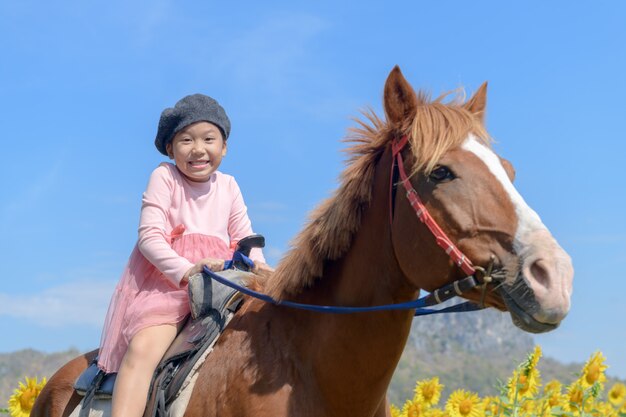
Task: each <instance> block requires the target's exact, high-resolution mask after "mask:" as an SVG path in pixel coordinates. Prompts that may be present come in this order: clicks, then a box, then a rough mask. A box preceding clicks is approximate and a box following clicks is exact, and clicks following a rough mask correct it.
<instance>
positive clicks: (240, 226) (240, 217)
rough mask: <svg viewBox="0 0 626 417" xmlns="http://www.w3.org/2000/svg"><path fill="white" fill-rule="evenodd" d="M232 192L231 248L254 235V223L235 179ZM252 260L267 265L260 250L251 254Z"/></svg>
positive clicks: (257, 249) (229, 232) (229, 229)
mask: <svg viewBox="0 0 626 417" xmlns="http://www.w3.org/2000/svg"><path fill="white" fill-rule="evenodd" d="M231 190H232V195H233V204H232V208H231V211H230V217H229V220H228V235H229V236H230V241H231V246H233V247H234V243H237V242H239V241H240V240H241V239H243V238H244V237H246V236H250V235H251V234H252V233H254V232H253V231H252V223H251V222H250V218H249V217H248V208H247V207H246V204H245V203H244V201H243V196H242V195H241V190H240V189H239V185H237V182H236V181H235V179H234V178H232V180H231ZM250 259H252V260H253V261H255V263H263V264H265V257H264V256H263V251H262V250H261V249H260V248H253V249H252V251H251V252H250Z"/></svg>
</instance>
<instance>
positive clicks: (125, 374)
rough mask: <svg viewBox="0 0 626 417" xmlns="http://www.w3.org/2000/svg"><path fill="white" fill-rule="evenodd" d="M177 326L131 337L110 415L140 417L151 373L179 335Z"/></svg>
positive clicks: (118, 374)
mask: <svg viewBox="0 0 626 417" xmlns="http://www.w3.org/2000/svg"><path fill="white" fill-rule="evenodd" d="M176 330H177V329H176V326H175V325H172V324H164V325H159V326H151V327H146V328H145V329H142V330H140V331H139V332H138V333H137V334H136V335H135V336H134V337H133V339H132V340H131V341H130V345H129V346H128V350H127V351H126V354H125V355H124V359H122V363H121V365H120V369H119V371H118V373H117V378H116V380H115V387H114V388H113V404H112V411H111V417H141V416H142V415H143V412H144V409H145V408H146V401H147V397H148V389H149V387H150V381H152V374H153V373H154V370H155V369H156V367H157V365H158V364H159V362H160V361H161V358H162V357H163V355H164V354H165V351H166V350H167V348H168V347H169V346H170V345H171V344H172V342H173V341H174V338H175V337H176Z"/></svg>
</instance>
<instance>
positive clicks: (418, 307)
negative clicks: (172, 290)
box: [204, 252, 484, 316]
mask: <svg viewBox="0 0 626 417" xmlns="http://www.w3.org/2000/svg"><path fill="white" fill-rule="evenodd" d="M241 264H244V265H246V266H247V267H249V268H252V267H253V266H254V263H253V262H252V260H250V258H248V257H247V256H245V255H244V254H242V253H241V252H235V253H234V254H233V259H232V260H230V261H226V262H225V263H224V269H231V268H233V267H234V265H241ZM204 273H205V274H207V275H208V276H209V277H211V279H213V280H215V281H217V282H219V283H220V284H222V285H226V286H227V287H230V288H232V289H235V290H237V291H239V292H241V293H242V294H245V295H249V296H250V297H254V298H258V299H259V300H261V301H265V302H266V303H270V304H274V305H276V306H283V307H291V308H297V309H301V310H309V311H315V312H318V313H333V314H351V313H367V312H374V311H390V310H412V309H415V316H427V315H430V314H439V313H459V312H464V311H476V310H481V309H483V308H484V307H482V306H479V305H478V304H475V303H472V302H469V301H466V302H463V303H460V304H455V305H453V306H449V307H445V308H442V309H432V308H424V307H431V306H434V305H437V304H441V303H443V302H444V301H446V300H449V299H451V298H453V297H456V296H459V295H462V294H463V293H465V292H467V291H469V290H471V289H473V288H475V287H478V286H480V284H478V283H477V281H476V278H475V277H474V276H473V275H470V276H467V277H465V278H462V279H459V280H457V281H454V282H453V283H451V284H448V285H445V286H443V287H441V288H439V289H437V290H435V291H433V292H432V293H430V294H428V295H426V296H424V297H421V298H418V299H416V300H412V301H407V302H404V303H396V304H385V305H380V306H369V307H342V306H323V305H314V304H303V303H296V302H293V301H288V300H276V299H274V298H272V297H270V296H269V295H267V294H263V293H260V292H258V291H254V290H251V289H250V288H246V287H243V286H241V285H239V284H236V283H234V282H232V281H230V280H228V279H226V278H224V277H222V276H220V275H219V274H217V273H215V272H213V271H211V270H210V269H209V268H207V267H206V266H205V267H204Z"/></svg>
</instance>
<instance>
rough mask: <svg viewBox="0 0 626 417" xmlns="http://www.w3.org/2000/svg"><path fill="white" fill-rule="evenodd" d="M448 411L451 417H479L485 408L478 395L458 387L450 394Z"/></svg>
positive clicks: (447, 405)
mask: <svg viewBox="0 0 626 417" xmlns="http://www.w3.org/2000/svg"><path fill="white" fill-rule="evenodd" d="M446 411H447V412H448V415H449V416H450V417H479V416H480V415H481V414H482V412H483V409H482V406H481V401H480V398H478V395H476V394H474V393H473V392H469V391H465V390H463V389H458V390H456V391H454V392H453V393H452V394H450V398H448V402H447V403H446Z"/></svg>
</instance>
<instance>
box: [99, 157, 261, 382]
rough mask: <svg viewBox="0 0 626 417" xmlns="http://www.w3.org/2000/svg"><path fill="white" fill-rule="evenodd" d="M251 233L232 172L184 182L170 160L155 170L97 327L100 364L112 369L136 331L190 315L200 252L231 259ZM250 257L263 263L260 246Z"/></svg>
mask: <svg viewBox="0 0 626 417" xmlns="http://www.w3.org/2000/svg"><path fill="white" fill-rule="evenodd" d="M250 234H252V226H251V223H250V219H249V218H248V214H247V208H246V206H245V204H244V201H243V197H242V196H241V191H240V190H239V186H238V185H237V183H236V181H235V179H234V178H233V177H231V176H230V175H225V174H222V173H221V172H215V173H214V174H213V175H212V176H211V178H210V179H209V181H207V182H203V183H197V182H192V181H189V180H187V179H186V178H185V177H184V176H183V175H182V174H181V173H180V172H179V171H178V169H177V168H176V166H175V165H173V164H170V163H163V164H161V165H159V167H158V168H157V169H155V170H154V171H153V172H152V175H151V176H150V182H149V183H148V187H147V188H146V191H145V192H144V194H143V200H142V206H141V219H140V224H139V239H138V241H137V245H136V246H135V248H134V249H133V252H132V254H131V255H130V259H129V260H128V264H127V265H126V268H125V269H124V272H123V274H122V277H121V278H120V281H119V283H118V284H117V287H116V288H115V291H114V293H113V297H112V299H111V304H110V305H109V310H108V312H107V316H106V319H105V323H104V330H103V331H102V340H101V342H100V353H99V359H98V366H99V367H100V369H102V370H104V371H105V372H117V371H118V369H119V366H120V363H121V361H122V358H123V357H124V354H125V353H126V350H127V348H128V344H129V343H130V340H131V339H132V338H133V336H134V335H135V334H137V332H138V331H139V330H141V329H144V328H146V327H149V326H155V325H159V324H176V323H179V322H180V321H182V320H184V319H185V318H186V317H187V315H188V314H189V296H188V294H187V286H186V285H184V286H183V287H181V286H180V281H181V279H182V278H183V275H184V274H185V272H187V271H188V270H189V268H191V267H192V266H193V265H194V264H195V263H196V262H197V261H199V260H201V259H203V258H209V257H210V258H216V259H230V258H231V256H232V253H233V249H234V247H235V245H236V244H237V242H238V241H239V240H240V239H242V238H243V237H245V236H248V235H250ZM250 257H251V258H252V259H253V260H256V261H261V262H265V259H264V258H263V254H262V252H261V250H260V249H253V251H252V252H251V254H250Z"/></svg>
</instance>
